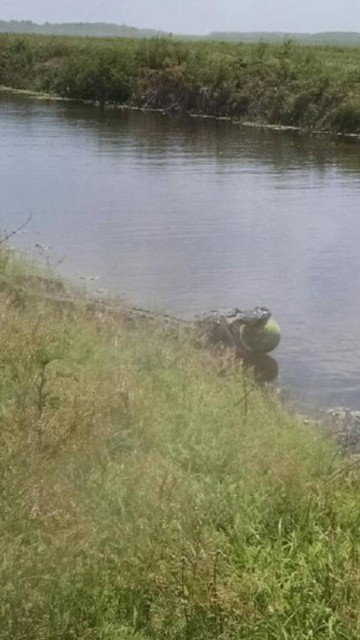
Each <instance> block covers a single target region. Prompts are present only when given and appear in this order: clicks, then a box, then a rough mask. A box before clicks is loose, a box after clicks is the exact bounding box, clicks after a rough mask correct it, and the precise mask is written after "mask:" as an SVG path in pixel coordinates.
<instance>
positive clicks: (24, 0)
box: [0, 0, 360, 34]
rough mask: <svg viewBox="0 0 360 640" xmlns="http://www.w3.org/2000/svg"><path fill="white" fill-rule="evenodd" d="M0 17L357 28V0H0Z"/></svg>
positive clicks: (206, 26) (203, 27)
mask: <svg viewBox="0 0 360 640" xmlns="http://www.w3.org/2000/svg"><path fill="white" fill-rule="evenodd" d="M0 19H3V20H11V19H13V20H21V19H27V20H33V21H34V22H45V21H48V22H96V21H101V22H115V23H118V24H123V23H125V24H128V25H132V26H136V27H153V28H156V29H163V30H165V31H172V32H186V33H199V34H201V33H208V32H209V31H223V30H226V31H290V32H291V31H293V32H298V31H306V32H316V31H360V0H300V1H299V0H296V2H295V0H0Z"/></svg>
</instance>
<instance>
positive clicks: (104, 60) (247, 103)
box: [0, 34, 360, 134]
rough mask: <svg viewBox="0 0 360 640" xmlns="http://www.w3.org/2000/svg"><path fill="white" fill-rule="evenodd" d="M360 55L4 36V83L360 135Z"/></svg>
mask: <svg viewBox="0 0 360 640" xmlns="http://www.w3.org/2000/svg"><path fill="white" fill-rule="evenodd" d="M359 61H360V48H359V47H334V46H304V45H301V44H297V43H295V42H293V41H290V40H289V41H285V42H283V43H280V44H268V43H265V42H260V43H257V44H244V43H226V42H186V41H181V40H176V39H174V38H162V37H159V38H153V39H144V40H131V39H125V38H124V39H121V38H117V39H116V38H80V37H79V38H72V37H58V36H31V35H28V36H26V35H14V34H12V35H11V34H9V35H6V34H5V35H0V84H1V85H4V86H8V87H12V88H14V89H21V90H29V91H35V92H39V93H44V94H49V95H53V96H60V97H63V98H70V99H81V100H90V101H94V102H97V103H99V104H103V105H109V104H111V105H127V106H133V107H140V108H150V109H163V110H167V111H170V112H174V113H188V114H198V115H207V116H214V117H229V118H234V119H237V120H239V121H241V122H253V123H258V124H268V125H281V126H285V127H297V128H301V129H304V130H308V131H326V132H331V133H347V134H348V133H352V134H357V133H360V81H359V71H358V70H359Z"/></svg>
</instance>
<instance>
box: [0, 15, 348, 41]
mask: <svg viewBox="0 0 360 640" xmlns="http://www.w3.org/2000/svg"><path fill="white" fill-rule="evenodd" d="M0 33H28V34H39V35H59V36H94V37H98V38H104V37H105V38H106V37H109V38H116V37H120V38H152V37H154V36H166V35H170V34H167V33H165V32H163V31H159V30H155V29H138V28H137V27H129V26H127V25H125V24H122V25H118V24H112V23H107V22H64V23H50V22H45V23H44V24H37V23H35V22H32V21H31V20H10V21H6V20H0ZM175 37H176V38H180V39H188V40H220V41H224V42H227V41H229V42H260V41H263V42H275V43H277V42H282V41H284V40H289V39H291V40H295V41H296V42H301V43H303V44H320V45H322V44H335V45H349V46H357V45H360V33H358V32H355V31H354V32H352V31H348V32H347V31H328V32H322V33H286V32H281V31H280V32H276V31H274V32H269V31H253V32H239V31H234V32H230V31H213V32H212V33H210V34H208V35H205V36H201V35H195V36H194V35H186V34H175Z"/></svg>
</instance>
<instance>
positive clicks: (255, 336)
mask: <svg viewBox="0 0 360 640" xmlns="http://www.w3.org/2000/svg"><path fill="white" fill-rule="evenodd" d="M240 335H241V340H242V342H243V344H244V346H245V348H246V349H250V350H251V351H253V352H254V353H269V351H273V349H275V348H276V347H277V346H278V344H279V342H280V338H281V330H280V327H279V325H278V323H277V322H275V320H273V319H272V318H270V320H268V321H267V323H266V324H260V325H258V326H255V327H251V326H247V325H243V326H242V327H241V330H240Z"/></svg>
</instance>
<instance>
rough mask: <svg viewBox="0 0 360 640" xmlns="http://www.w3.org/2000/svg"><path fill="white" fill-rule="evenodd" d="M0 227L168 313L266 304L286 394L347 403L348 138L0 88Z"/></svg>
mask: <svg viewBox="0 0 360 640" xmlns="http://www.w3.org/2000/svg"><path fill="white" fill-rule="evenodd" d="M0 149H1V154H0V186H1V201H2V212H1V219H0V224H1V227H2V229H3V230H4V229H8V230H9V229H12V228H15V227H16V226H17V225H19V224H21V222H22V221H23V220H24V219H26V217H27V215H28V213H29V212H30V211H31V212H32V214H33V217H32V220H31V223H30V224H29V225H28V227H27V228H26V229H25V230H24V232H23V233H21V234H19V236H18V237H17V239H16V242H15V245H16V246H21V247H22V248H25V249H27V250H31V251H32V252H33V253H35V255H36V254H39V255H40V256H42V257H44V255H46V256H47V259H48V260H49V261H50V263H51V264H53V265H54V266H56V270H57V272H58V273H59V274H61V275H62V276H65V277H68V278H71V279H72V280H75V281H77V282H79V283H80V282H87V283H88V285H89V287H90V289H91V290H94V291H96V290H98V291H99V292H100V293H105V292H109V293H111V294H116V295H122V296H123V297H125V298H126V299H127V300H129V301H131V302H132V303H134V304H137V305H141V306H143V307H147V308H151V309H155V310H160V311H166V312H170V313H173V314H177V315H179V316H192V315H194V314H197V313H201V312H204V311H208V310H210V309H217V308H220V307H229V306H230V307H234V306H237V307H240V308H244V309H245V308H249V307H252V306H254V305H266V306H269V307H270V308H271V309H272V311H273V315H274V317H275V318H276V319H277V320H278V322H279V323H280V324H281V327H282V334H283V339H282V342H281V344H280V346H279V347H278V349H277V351H276V352H275V358H276V360H277V362H278V364H279V370H280V379H281V382H282V385H283V389H284V390H285V393H286V394H288V395H289V397H290V398H291V399H293V401H294V402H295V404H299V405H301V406H303V407H306V408H309V409H311V408H315V407H319V408H320V407H322V408H326V407H333V406H336V405H345V406H348V407H350V408H352V409H360V295H359V294H360V248H359V243H360V197H359V196H360V142H359V141H357V140H351V139H346V140H345V139H341V138H331V137H327V136H310V135H304V134H301V133H298V132H279V131H272V130H269V129H262V128H247V127H241V126H239V125H236V124H232V123H230V122H226V121H215V120H210V119H209V120H206V119H205V120H203V119H197V118H190V117H189V118H176V117H170V116H164V115H162V114H159V113H141V112H136V111H121V110H104V109H101V108H96V107H94V106H90V105H84V104H78V103H66V102H61V101H59V102H56V101H54V102H51V101H43V100H36V99H30V98H27V97H24V96H15V95H10V94H8V93H3V94H1V93H0Z"/></svg>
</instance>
